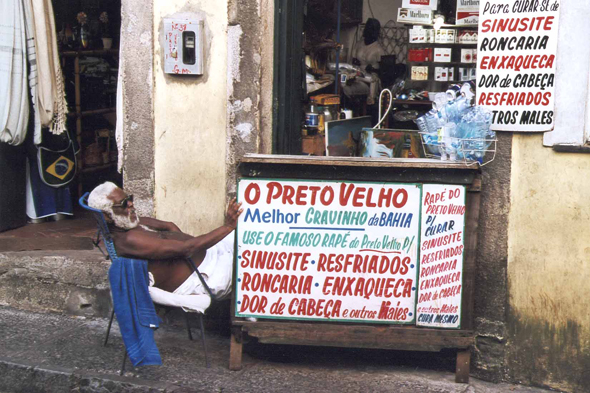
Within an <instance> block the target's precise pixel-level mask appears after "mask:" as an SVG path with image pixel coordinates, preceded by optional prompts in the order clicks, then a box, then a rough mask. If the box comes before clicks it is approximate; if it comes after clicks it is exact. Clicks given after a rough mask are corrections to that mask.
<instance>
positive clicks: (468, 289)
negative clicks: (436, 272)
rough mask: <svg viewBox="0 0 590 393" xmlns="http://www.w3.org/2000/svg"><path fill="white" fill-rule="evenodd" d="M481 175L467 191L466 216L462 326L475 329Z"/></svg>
mask: <svg viewBox="0 0 590 393" xmlns="http://www.w3.org/2000/svg"><path fill="white" fill-rule="evenodd" d="M479 190H481V175H478V176H477V178H476V181H474V187H473V188H472V189H468V190H467V191H468V192H467V201H466V204H467V211H466V217H465V233H466V237H465V259H464V260H463V298H462V302H461V327H462V328H463V329H468V330H471V329H473V307H474V306H473V303H474V299H473V294H474V292H475V269H476V255H477V231H478V230H479V212H480V202H481V192H480V191H479Z"/></svg>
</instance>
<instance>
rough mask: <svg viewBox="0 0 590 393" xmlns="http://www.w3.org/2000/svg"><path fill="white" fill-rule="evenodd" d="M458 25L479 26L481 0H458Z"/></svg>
mask: <svg viewBox="0 0 590 393" xmlns="http://www.w3.org/2000/svg"><path fill="white" fill-rule="evenodd" d="M456 17H457V19H456V22H455V25H457V26H477V23H478V21H479V0H457V15H456Z"/></svg>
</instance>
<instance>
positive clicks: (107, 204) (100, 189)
mask: <svg viewBox="0 0 590 393" xmlns="http://www.w3.org/2000/svg"><path fill="white" fill-rule="evenodd" d="M117 188H118V187H117V185H116V184H115V183H112V182H110V181H107V182H104V183H102V184H101V185H99V186H97V187H96V188H95V189H94V190H92V192H91V193H90V195H89V196H88V206H90V207H92V208H94V209H98V210H101V211H103V212H108V213H110V212H111V211H112V206H113V201H112V200H110V199H109V198H108V196H109V195H111V193H112V192H113V191H115V189H117Z"/></svg>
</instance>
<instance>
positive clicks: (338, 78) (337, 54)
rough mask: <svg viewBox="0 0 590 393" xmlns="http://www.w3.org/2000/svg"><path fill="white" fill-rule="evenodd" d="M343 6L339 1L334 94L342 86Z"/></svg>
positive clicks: (340, 0) (339, 0)
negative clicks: (341, 11)
mask: <svg viewBox="0 0 590 393" xmlns="http://www.w3.org/2000/svg"><path fill="white" fill-rule="evenodd" d="M341 5H342V0H338V14H337V18H338V22H337V23H338V25H337V26H336V44H337V45H338V46H337V47H336V77H335V81H334V94H338V88H339V86H340V77H339V75H338V74H339V72H340V9H341Z"/></svg>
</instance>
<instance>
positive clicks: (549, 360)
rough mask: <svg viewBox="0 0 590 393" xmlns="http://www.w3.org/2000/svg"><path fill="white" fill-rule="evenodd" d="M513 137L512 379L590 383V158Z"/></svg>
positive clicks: (577, 388) (584, 386) (583, 388)
mask: <svg viewBox="0 0 590 393" xmlns="http://www.w3.org/2000/svg"><path fill="white" fill-rule="evenodd" d="M542 142H543V139H542V135H518V134H517V135H515V136H514V144H513V158H512V179H511V200H512V202H511V209H510V219H509V241H508V245H509V252H508V255H509V258H508V283H509V308H510V309H509V313H508V317H509V318H508V329H509V335H508V346H507V352H508V354H507V369H506V373H507V377H508V378H509V379H510V380H513V381H517V382H522V383H526V384H533V385H542V386H548V387H552V388H555V389H560V390H565V391H570V392H587V391H588V387H589V386H590V373H588V370H590V312H589V311H588V310H589V309H590V307H589V306H590V304H589V303H590V301H589V294H590V240H589V239H590V204H589V203H588V201H589V197H590V182H588V181H587V178H588V173H589V172H590V155H587V154H572V153H556V152H554V151H553V150H551V149H548V148H544V147H542Z"/></svg>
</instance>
